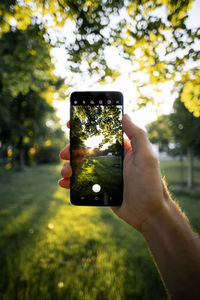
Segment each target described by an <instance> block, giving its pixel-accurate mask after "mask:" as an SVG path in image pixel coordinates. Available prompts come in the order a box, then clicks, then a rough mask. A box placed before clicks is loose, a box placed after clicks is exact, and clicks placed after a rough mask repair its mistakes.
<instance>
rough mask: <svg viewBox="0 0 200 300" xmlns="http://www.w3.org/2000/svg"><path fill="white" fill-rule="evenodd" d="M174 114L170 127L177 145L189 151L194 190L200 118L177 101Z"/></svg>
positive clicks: (190, 186)
mask: <svg viewBox="0 0 200 300" xmlns="http://www.w3.org/2000/svg"><path fill="white" fill-rule="evenodd" d="M173 109H174V112H173V113H172V114H171V115H170V121H171V122H170V125H171V126H170V127H171V130H172V133H173V136H174V139H175V141H176V142H177V143H180V144H181V145H182V146H184V147H185V148H186V149H187V154H188V163H189V168H188V183H187V185H188V187H189V188H192V187H193V185H194V178H193V177H194V176H193V174H194V170H193V159H194V153H195V150H196V149H198V150H199V147H200V137H199V128H200V118H199V117H198V118H196V117H194V116H193V114H192V113H190V112H189V111H188V110H187V109H186V108H185V106H184V104H183V103H182V102H181V101H180V98H178V99H176V101H175V102H174V106H173Z"/></svg>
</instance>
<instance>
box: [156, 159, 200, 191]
mask: <svg viewBox="0 0 200 300" xmlns="http://www.w3.org/2000/svg"><path fill="white" fill-rule="evenodd" d="M160 167H161V171H162V174H163V176H165V177H166V179H167V182H168V184H169V185H183V186H185V185H186V184H187V177H188V162H187V161H185V160H184V161H183V162H182V163H181V162H180V161H178V160H177V161H161V162H160ZM194 184H195V185H196V186H199V187H200V161H199V160H195V161H194Z"/></svg>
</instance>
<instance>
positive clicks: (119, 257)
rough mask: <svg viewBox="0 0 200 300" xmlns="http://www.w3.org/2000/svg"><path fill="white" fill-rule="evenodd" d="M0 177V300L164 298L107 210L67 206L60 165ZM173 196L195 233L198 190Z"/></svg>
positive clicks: (128, 232) (134, 239)
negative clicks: (61, 184)
mask: <svg viewBox="0 0 200 300" xmlns="http://www.w3.org/2000/svg"><path fill="white" fill-rule="evenodd" d="M162 167H163V168H164V169H165V170H166V168H167V164H166V165H165V166H162ZM171 167H172V168H173V166H171ZM174 170H176V168H175V169H174ZM169 171H170V168H169V169H168V172H169ZM165 172H166V175H167V174H168V173H167V171H165ZM177 172H178V171H177ZM172 173H173V172H172ZM173 174H174V173H173ZM0 175H1V176H0V208H1V209H0V235H1V238H0V278H1V280H0V299H2V300H11V299H19V300H23V299H27V300H32V299H34V300H35V299H37V300H40V299H41V300H47V299H51V300H54V299H55V300H57V299H58V300H59V299H62V300H63V299H67V300H68V299H69V300H79V299H81V300H90V299H91V300H107V299H108V300H111V299H112V300H113V299H115V300H126V299H127V300H128V299H135V300H147V299H148V300H151V299H152V300H162V299H167V297H166V295H165V292H164V288H163V286H162V283H161V281H160V278H159V276H158V274H157V271H156V269H155V266H154V264H153V261H152V258H151V256H150V254H149V252H148V249H147V247H146V245H145V242H144V240H143V238H142V237H141V235H140V234H139V233H138V232H136V231H135V230H133V229H132V228H131V227H130V226H129V225H127V224H125V223H124V222H123V221H121V220H119V219H118V218H117V217H115V215H114V214H113V213H112V211H111V210H110V209H109V208H100V207H75V206H71V205H70V203H69V192H68V191H67V190H64V189H61V188H59V187H58V186H57V179H59V178H60V166H56V165H48V166H39V167H32V168H28V169H26V170H25V172H23V173H19V172H13V171H7V172H6V173H5V172H3V173H1V174H0ZM169 181H170V178H169ZM173 196H174V197H175V198H176V200H177V201H178V202H179V204H180V206H182V208H183V209H184V210H185V212H186V214H187V215H188V217H189V219H190V221H191V223H192V224H193V226H194V228H195V229H196V230H197V231H198V232H200V218H199V212H200V192H198V191H197V190H196V191H192V192H189V191H184V192H183V191H181V190H179V191H174V192H173Z"/></svg>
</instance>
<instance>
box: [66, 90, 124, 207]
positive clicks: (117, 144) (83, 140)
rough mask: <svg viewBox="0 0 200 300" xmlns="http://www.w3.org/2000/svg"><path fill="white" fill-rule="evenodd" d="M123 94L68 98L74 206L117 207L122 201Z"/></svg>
mask: <svg viewBox="0 0 200 300" xmlns="http://www.w3.org/2000/svg"><path fill="white" fill-rule="evenodd" d="M122 115H123V95H122V93H121V92H115V91H114V92H111V91H108V92H107V91H106V92H93V91H91V92H73V93H72V94H71V96H70V162H71V167H72V177H71V181H70V185H71V186H70V200H71V203H72V204H74V205H85V206H120V205H121V203H122V200H123V133H122Z"/></svg>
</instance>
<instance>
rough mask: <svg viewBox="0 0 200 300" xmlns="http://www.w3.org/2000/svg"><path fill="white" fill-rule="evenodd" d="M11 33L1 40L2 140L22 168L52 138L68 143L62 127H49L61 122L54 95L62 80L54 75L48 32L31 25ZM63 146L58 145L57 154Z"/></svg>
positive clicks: (3, 36)
mask: <svg viewBox="0 0 200 300" xmlns="http://www.w3.org/2000/svg"><path fill="white" fill-rule="evenodd" d="M10 29H11V30H10V31H9V32H7V33H4V34H3V35H2V36H1V39H0V43H1V48H0V103H1V105H0V140H1V143H3V147H8V146H11V147H12V149H13V157H12V158H13V160H14V159H15V158H16V159H17V160H18V161H19V163H20V166H21V168H22V167H23V164H24V158H25V156H26V157H27V158H28V156H29V155H28V152H29V149H31V148H32V152H34V151H35V150H34V147H36V145H40V147H42V143H44V142H45V139H48V135H51V136H52V137H53V136H54V140H56V137H58V138H60V139H61V141H63V140H64V135H63V133H62V134H61V132H62V131H61V129H59V128H57V127H58V125H57V126H54V130H53V129H52V128H51V130H50V128H49V127H48V126H47V125H46V122H47V121H48V119H51V121H52V122H53V120H54V121H56V122H59V121H58V119H56V118H55V111H54V109H53V107H52V100H53V97H52V95H53V92H55V91H56V90H58V88H59V86H60V85H61V84H62V80H61V79H59V78H57V77H56V76H55V75H54V74H53V73H52V72H53V70H54V66H53V64H52V62H51V57H50V52H49V51H50V44H49V43H48V42H47V40H46V39H45V38H44V34H45V30H44V29H41V28H40V27H39V26H38V25H29V26H28V27H27V28H26V30H19V29H14V28H10ZM48 97H49V98H48ZM54 123H55V122H54ZM52 137H51V145H52ZM60 145H61V144H60V143H57V150H56V153H57V151H58V147H59V146H60ZM52 146H53V145H52ZM62 146H63V143H62ZM43 147H44V146H43ZM52 150H53V148H52ZM49 158H50V157H49ZM54 160H55V155H54Z"/></svg>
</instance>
